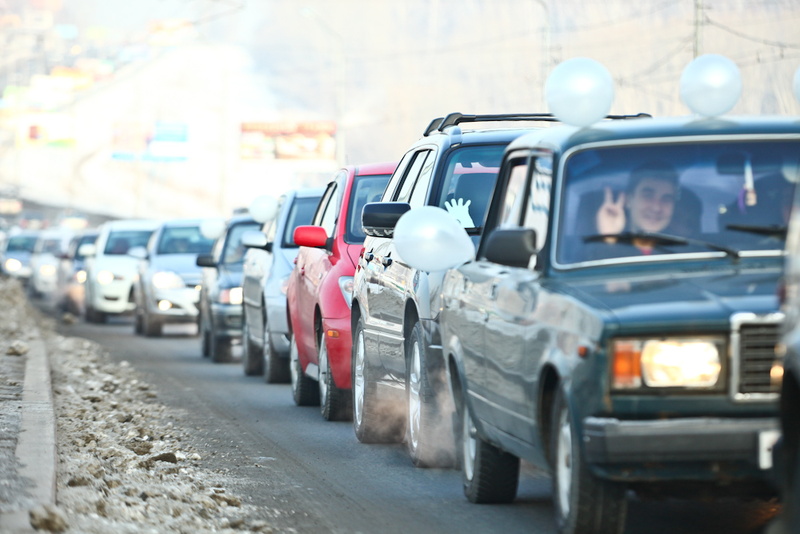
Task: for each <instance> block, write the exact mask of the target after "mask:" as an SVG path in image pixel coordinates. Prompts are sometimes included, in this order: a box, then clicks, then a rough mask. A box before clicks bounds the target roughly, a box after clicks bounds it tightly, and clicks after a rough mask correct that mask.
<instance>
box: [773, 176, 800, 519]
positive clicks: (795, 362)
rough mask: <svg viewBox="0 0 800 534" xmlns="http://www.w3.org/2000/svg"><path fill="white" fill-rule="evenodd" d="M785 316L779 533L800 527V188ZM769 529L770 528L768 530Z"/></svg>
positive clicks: (777, 368)
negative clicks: (781, 528) (781, 503)
mask: <svg viewBox="0 0 800 534" xmlns="http://www.w3.org/2000/svg"><path fill="white" fill-rule="evenodd" d="M778 295H779V297H780V298H781V311H782V312H783V313H784V314H785V319H784V321H783V325H782V328H781V340H780V343H779V344H778V345H777V347H776V363H775V365H774V366H773V379H775V380H776V381H777V382H778V383H779V384H780V404H779V418H780V428H781V438H780V440H779V441H778V444H776V446H775V449H774V450H773V457H774V460H775V472H776V483H777V484H778V488H779V490H780V492H781V497H782V499H781V500H782V502H783V506H782V509H781V515H780V518H779V524H780V525H781V526H782V527H783V528H784V530H781V531H780V532H786V533H787V534H788V533H789V532H797V531H798V530H800V188H797V189H796V191H795V196H794V200H793V205H792V209H791V214H790V219H789V228H788V234H787V237H786V265H785V270H784V277H783V284H782V287H781V288H779V292H778ZM770 532H772V531H770Z"/></svg>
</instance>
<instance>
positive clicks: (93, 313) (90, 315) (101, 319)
mask: <svg viewBox="0 0 800 534" xmlns="http://www.w3.org/2000/svg"><path fill="white" fill-rule="evenodd" d="M86 321H87V322H89V323H97V324H102V323H105V322H106V314H105V313H103V312H100V311H97V310H95V309H94V306H87V307H86Z"/></svg>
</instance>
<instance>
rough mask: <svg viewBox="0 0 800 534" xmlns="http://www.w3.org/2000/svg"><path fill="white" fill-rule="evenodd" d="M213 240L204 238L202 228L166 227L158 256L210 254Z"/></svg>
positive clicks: (160, 238)
mask: <svg viewBox="0 0 800 534" xmlns="http://www.w3.org/2000/svg"><path fill="white" fill-rule="evenodd" d="M213 245H214V240H213V239H208V238H206V237H203V235H202V234H201V233H200V226H199V225H198V226H175V227H165V228H164V231H163V232H161V236H160V237H159V240H158V246H157V247H156V254H209V253H210V252H211V247H212V246H213Z"/></svg>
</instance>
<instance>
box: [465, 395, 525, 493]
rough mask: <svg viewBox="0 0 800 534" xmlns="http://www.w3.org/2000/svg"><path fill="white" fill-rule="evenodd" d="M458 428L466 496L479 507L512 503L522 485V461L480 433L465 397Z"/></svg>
mask: <svg viewBox="0 0 800 534" xmlns="http://www.w3.org/2000/svg"><path fill="white" fill-rule="evenodd" d="M459 427H460V428H459V430H460V439H459V441H460V443H461V447H460V448H461V451H460V454H459V456H460V458H461V480H462V483H463V486H464V495H465V496H466V497H467V499H468V500H469V501H470V502H473V503H478V504H507V503H510V502H512V501H513V500H514V498H515V497H516V496H517V486H518V485H519V466H520V461H519V458H517V457H516V456H514V455H513V454H509V453H507V452H503V451H501V450H500V449H498V448H497V447H495V446H494V445H492V444H491V443H489V442H488V441H486V440H484V439H483V438H482V437H481V436H480V435H479V434H478V432H477V429H476V427H475V421H474V419H473V416H472V411H471V410H470V408H469V403H468V402H467V399H466V398H465V399H464V400H463V403H462V406H461V420H460V424H459Z"/></svg>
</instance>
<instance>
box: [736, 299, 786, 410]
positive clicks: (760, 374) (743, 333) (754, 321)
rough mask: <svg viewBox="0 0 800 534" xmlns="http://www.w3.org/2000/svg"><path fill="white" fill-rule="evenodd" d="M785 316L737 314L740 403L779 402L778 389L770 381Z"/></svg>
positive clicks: (737, 386)
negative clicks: (756, 401)
mask: <svg viewBox="0 0 800 534" xmlns="http://www.w3.org/2000/svg"><path fill="white" fill-rule="evenodd" d="M782 319H783V314H779V313H775V314H770V315H768V316H756V315H752V314H737V315H735V316H734V318H733V321H732V322H733V332H732V336H731V337H732V339H731V349H732V351H733V352H732V354H731V356H732V361H733V388H732V393H733V395H734V398H735V399H736V400H739V401H747V400H766V399H772V398H776V397H777V395H778V389H779V388H778V386H777V385H776V384H773V382H772V380H771V379H770V369H772V364H773V363H774V362H775V345H776V344H777V343H778V340H779V336H780V323H781V320H782Z"/></svg>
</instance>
